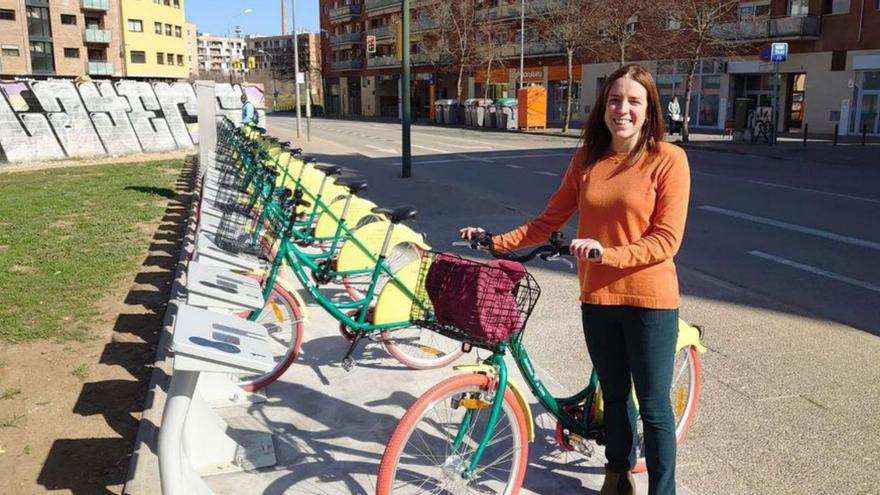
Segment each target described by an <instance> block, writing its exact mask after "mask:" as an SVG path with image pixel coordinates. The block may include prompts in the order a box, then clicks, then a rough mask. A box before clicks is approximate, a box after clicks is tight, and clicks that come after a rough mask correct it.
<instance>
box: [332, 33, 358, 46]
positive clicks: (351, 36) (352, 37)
mask: <svg viewBox="0 0 880 495" xmlns="http://www.w3.org/2000/svg"><path fill="white" fill-rule="evenodd" d="M362 34H363V33H342V34H334V35H333V36H331V37H330V45H331V46H332V45H344V44H353V43H358V44H360V43H361V41H362V40H361V35H362Z"/></svg>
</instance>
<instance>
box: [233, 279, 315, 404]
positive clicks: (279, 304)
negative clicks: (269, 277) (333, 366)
mask: <svg viewBox="0 0 880 495" xmlns="http://www.w3.org/2000/svg"><path fill="white" fill-rule="evenodd" d="M256 323H259V324H260V325H263V327H265V328H266V330H267V331H268V332H269V344H270V349H271V350H272V355H273V358H274V360H275V367H274V368H272V369H271V370H270V371H268V372H267V373H264V374H262V375H253V376H247V377H243V378H242V379H241V380H240V381H239V385H240V386H241V387H242V388H243V389H245V390H247V391H248V392H254V391H256V390H260V389H262V388H263V387H266V386H268V385H270V384H271V383H274V382H275V381H276V380H278V379H279V378H281V376H282V375H283V374H284V373H285V372H286V371H287V369H288V368H290V365H291V364H293V362H294V361H295V360H296V357H297V356H298V355H299V350H300V346H301V345H302V336H303V316H302V310H301V309H300V307H299V304H298V303H297V301H296V298H294V297H293V296H292V295H291V294H289V293H288V292H287V291H286V290H285V289H283V288H282V287H281V286H279V285H277V284H276V286H275V287H273V288H272V292H271V293H270V294H269V297H268V298H266V305H265V306H264V307H263V310H262V312H261V313H260V317H259V318H258V319H257V320H256Z"/></svg>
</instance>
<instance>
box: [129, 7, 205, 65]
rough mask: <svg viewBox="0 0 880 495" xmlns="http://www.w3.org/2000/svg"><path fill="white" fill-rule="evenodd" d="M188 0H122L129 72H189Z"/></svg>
mask: <svg viewBox="0 0 880 495" xmlns="http://www.w3.org/2000/svg"><path fill="white" fill-rule="evenodd" d="M183 2H184V0H120V1H119V4H120V6H121V10H122V33H123V43H124V52H125V75H126V76H128V77H157V78H174V79H177V78H180V79H185V78H186V77H187V76H188V75H189V59H188V50H187V45H186V20H185V16H184V10H183Z"/></svg>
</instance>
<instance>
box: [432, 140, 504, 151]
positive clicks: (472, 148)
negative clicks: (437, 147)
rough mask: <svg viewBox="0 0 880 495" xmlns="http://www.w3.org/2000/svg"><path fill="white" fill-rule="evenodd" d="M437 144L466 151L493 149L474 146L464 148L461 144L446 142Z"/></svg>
mask: <svg viewBox="0 0 880 495" xmlns="http://www.w3.org/2000/svg"><path fill="white" fill-rule="evenodd" d="M436 143H437V144H442V145H444V146H452V147H453V148H462V149H466V150H490V149H492V147H491V146H474V145H470V146H462V145H460V144H452V143H447V142H445V141H436Z"/></svg>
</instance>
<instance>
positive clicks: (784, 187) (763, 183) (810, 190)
mask: <svg viewBox="0 0 880 495" xmlns="http://www.w3.org/2000/svg"><path fill="white" fill-rule="evenodd" d="M749 182H751V183H752V184H759V185H762V186H769V187H778V188H781V189H792V190H794V191H803V192H811V193H816V194H824V195H826V196H834V197H837V198H846V199H853V200H856V201H867V202H868V203H877V204H880V200H878V199H870V198H863V197H861V196H851V195H849V194H840V193H833V192H828V191H820V190H818V189H808V188H806V187H795V186H786V185H784V184H774V183H773V182H764V181H760V180H749Z"/></svg>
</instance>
